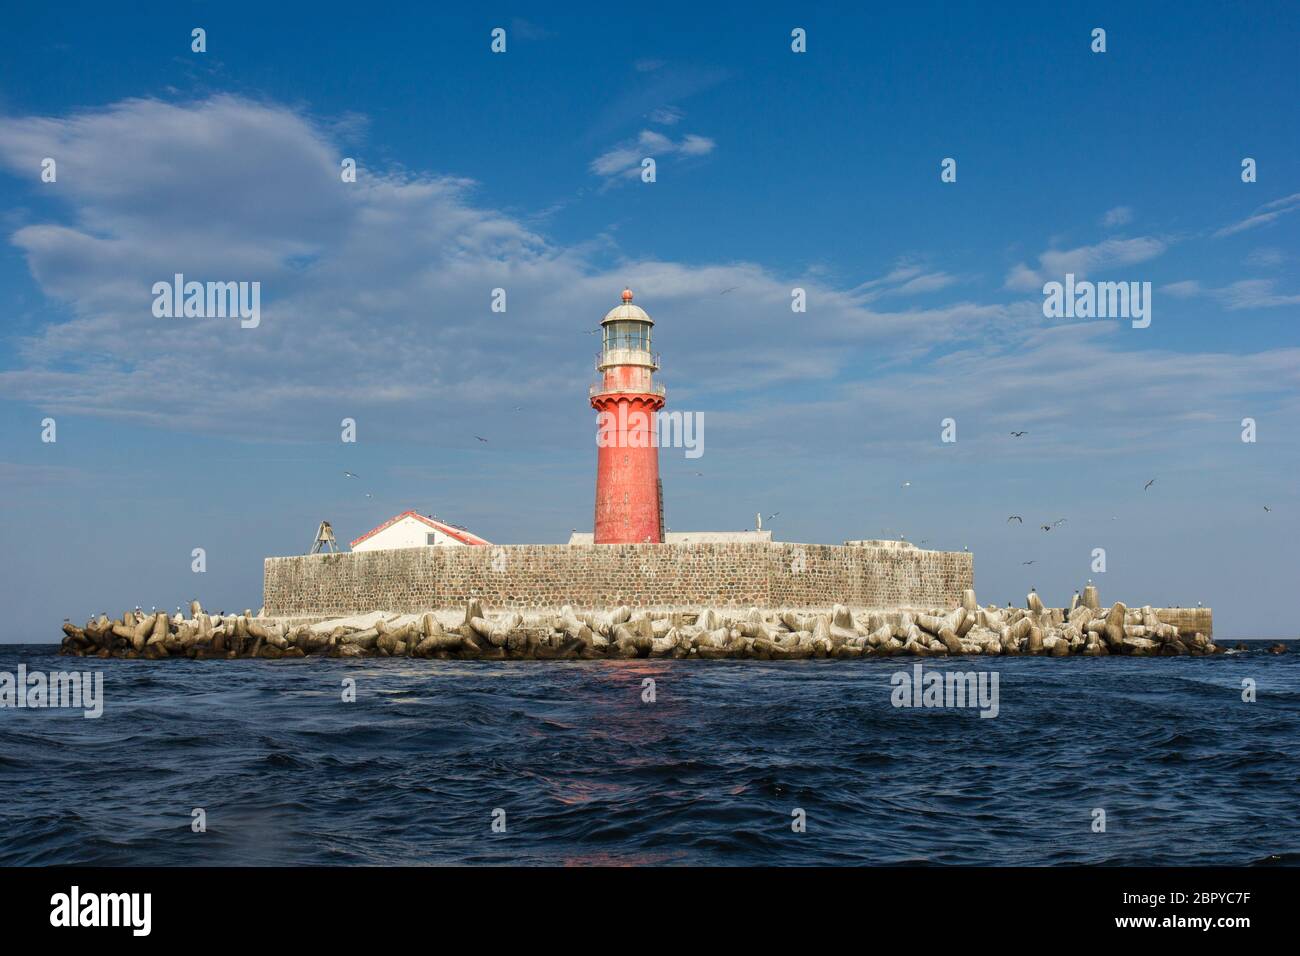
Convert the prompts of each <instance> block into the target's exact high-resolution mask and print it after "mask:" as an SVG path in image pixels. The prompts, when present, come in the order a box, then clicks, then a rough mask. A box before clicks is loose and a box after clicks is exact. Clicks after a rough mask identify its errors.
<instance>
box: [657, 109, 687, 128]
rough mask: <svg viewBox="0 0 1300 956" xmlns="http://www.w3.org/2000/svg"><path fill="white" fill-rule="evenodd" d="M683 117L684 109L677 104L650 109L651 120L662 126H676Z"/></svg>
mask: <svg viewBox="0 0 1300 956" xmlns="http://www.w3.org/2000/svg"><path fill="white" fill-rule="evenodd" d="M681 118H682V111H681V110H679V109H677V108H676V107H675V106H661V107H660V108H659V109H655V110H651V111H650V122H652V123H658V124H659V125H660V126H676V125H677V123H678V122H679V121H680V120H681Z"/></svg>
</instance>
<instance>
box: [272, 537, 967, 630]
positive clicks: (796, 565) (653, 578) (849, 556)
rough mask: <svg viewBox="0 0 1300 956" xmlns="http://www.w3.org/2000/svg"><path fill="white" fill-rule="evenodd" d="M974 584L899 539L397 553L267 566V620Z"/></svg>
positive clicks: (911, 590) (770, 603) (963, 572)
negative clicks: (469, 606) (472, 605)
mask: <svg viewBox="0 0 1300 956" xmlns="http://www.w3.org/2000/svg"><path fill="white" fill-rule="evenodd" d="M973 586H974V566H973V561H972V556H971V555H970V554H969V553H967V552H961V551H957V552H953V551H923V550H920V549H918V548H915V547H912V546H909V545H900V544H899V543H898V542H860V543H859V542H853V543H849V544H845V545H824V544H791V543H786V542H781V543H762V542H758V543H748V542H746V543H689V544H626V545H623V544H620V545H545V544H529V545H502V546H494V547H441V548H439V547H430V548H402V549H397V550H392V551H363V552H353V553H348V554H314V555H299V556H294V557H283V558H267V559H266V564H265V570H264V577H263V606H264V613H265V614H266V615H268V616H272V617H290V616H309V615H316V616H324V615H348V614H360V613H364V612H367V611H375V610H385V611H397V612H406V613H416V612H423V611H426V610H430V609H438V608H454V607H464V606H465V605H466V603H467V602H468V601H470V600H474V599H478V600H481V601H483V603H484V604H486V605H487V606H489V607H504V608H512V609H517V610H520V611H528V610H558V609H560V608H562V607H564V606H566V605H570V606H573V607H579V608H591V609H594V610H604V609H613V608H618V607H622V606H627V607H630V608H633V609H634V610H635V609H643V608H690V607H694V608H701V607H718V608H749V607H763V608H781V607H795V608H829V607H831V606H832V605H834V604H844V605H847V606H850V607H859V608H891V607H892V608H908V607H916V608H931V607H952V606H954V605H956V604H958V603H960V601H961V596H962V592H963V591H965V590H967V589H968V588H971V587H973Z"/></svg>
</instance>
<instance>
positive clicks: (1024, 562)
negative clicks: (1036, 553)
mask: <svg viewBox="0 0 1300 956" xmlns="http://www.w3.org/2000/svg"><path fill="white" fill-rule="evenodd" d="M1035 560H1037V559H1035ZM1020 563H1021V564H1033V563H1034V562H1033V561H1021V562H1020Z"/></svg>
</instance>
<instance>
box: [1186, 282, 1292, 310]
mask: <svg viewBox="0 0 1300 956" xmlns="http://www.w3.org/2000/svg"><path fill="white" fill-rule="evenodd" d="M1160 291H1161V292H1164V293H1168V294H1169V295H1172V296H1175V297H1176V298H1180V299H1193V298H1197V297H1201V296H1205V297H1209V298H1212V299H1214V300H1216V301H1217V302H1218V303H1219V304H1220V305H1221V306H1223V308H1225V309H1227V310H1228V311H1229V312H1238V311H1240V310H1242V309H1270V308H1276V307H1278V306H1284V305H1297V304H1300V295H1288V294H1285V293H1279V292H1278V291H1277V282H1276V281H1275V280H1273V279H1240V280H1238V281H1237V282H1233V283H1230V284H1228V285H1225V286H1220V287H1218V288H1209V287H1207V286H1205V285H1204V284H1202V283H1201V282H1199V281H1198V280H1196V279H1184V280H1183V281H1181V282H1171V283H1169V284H1168V285H1163V286H1161V287H1160Z"/></svg>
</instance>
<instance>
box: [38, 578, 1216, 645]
mask: <svg viewBox="0 0 1300 956" xmlns="http://www.w3.org/2000/svg"><path fill="white" fill-rule="evenodd" d="M63 631H64V639H63V645H62V648H61V653H63V654H71V655H76V656H83V657H84V656H96V657H120V658H145V659H151V660H157V659H162V658H173V657H180V658H195V659H204V660H207V659H214V658H222V659H229V658H250V657H255V658H267V659H272V660H275V659H281V658H293V657H308V656H324V657H424V658H458V659H483V660H504V659H528V660H564V659H584V660H590V659H596V658H635V657H657V658H665V657H672V658H706V659H722V658H746V659H755V660H800V659H805V658H826V657H830V658H853V657H892V656H896V655H899V656H901V655H912V656H916V657H945V656H963V655H1002V654H1006V655H1016V654H1027V655H1034V656H1042V657H1069V656H1085V657H1105V656H1109V655H1114V654H1123V655H1129V656H1133V657H1178V656H1184V655H1192V656H1199V655H1206V654H1217V653H1222V649H1221V648H1220V647H1218V646H1217V645H1215V644H1214V643H1213V642H1212V641H1211V640H1210V639H1209V638H1208V637H1207V636H1206V635H1205V634H1203V633H1200V632H1196V633H1184V632H1183V631H1182V630H1180V629H1179V628H1178V626H1176V625H1174V624H1169V623H1166V622H1164V621H1161V620H1160V617H1159V614H1158V612H1157V610H1155V609H1152V608H1150V607H1142V608H1129V607H1126V606H1125V605H1124V604H1122V603H1119V602H1116V603H1115V604H1113V605H1111V606H1109V607H1102V606H1101V605H1100V604H1099V603H1098V600H1097V591H1096V588H1094V587H1092V586H1089V587H1087V588H1085V589H1084V593H1083V594H1082V595H1075V598H1074V600H1073V601H1072V602H1071V605H1070V607H1068V608H1048V607H1045V606H1044V605H1043V602H1042V600H1041V599H1040V598H1039V596H1038V595H1037V594H1036V593H1032V592H1031V593H1030V594H1029V596H1028V599H1027V601H1026V607H1024V608H1011V607H1006V608H998V607H995V606H992V605H989V606H986V607H981V606H980V605H979V604H977V603H976V600H975V592H974V591H972V590H967V591H966V592H965V593H964V594H963V599H962V604H961V606H959V607H956V608H952V609H942V608H939V609H930V610H928V611H917V610H893V611H879V610H872V611H859V612H857V613H856V614H855V613H854V612H853V611H851V610H850V609H849V608H848V607H846V606H844V605H838V604H837V605H835V606H834V607H833V608H831V609H830V611H829V612H808V611H796V610H789V609H778V610H763V609H759V608H750V609H749V610H748V611H735V610H732V611H726V612H722V611H718V610H716V609H713V608H705V609H703V610H691V611H683V610H675V611H662V612H656V611H649V610H643V611H637V612H633V611H632V610H630V609H629V608H627V607H621V608H617V609H615V610H613V611H585V612H584V611H575V610H574V609H573V608H571V607H567V606H566V607H564V608H563V609H561V610H560V611H559V613H533V614H529V615H523V614H520V613H517V612H502V613H494V614H490V613H488V612H487V611H486V610H485V609H484V608H483V606H482V604H481V603H480V602H479V601H477V600H472V601H470V602H469V603H468V606H467V607H466V608H465V609H464V610H463V611H446V610H439V611H436V612H435V611H427V612H425V613H423V614H394V613H385V612H381V611H376V612H373V613H371V614H366V615H360V616H355V617H349V618H336V619H332V620H325V621H315V622H311V623H302V622H298V623H295V622H294V621H293V620H292V619H284V618H268V617H263V616H261V615H260V614H259V615H254V614H252V613H251V612H250V611H245V612H244V613H243V614H238V615H229V614H215V615H211V614H207V613H205V612H204V611H203V609H202V607H200V605H199V604H198V602H197V601H196V602H194V603H193V604H192V605H191V607H190V616H189V617H185V616H184V615H183V614H182V613H181V612H180V611H179V610H178V611H177V613H175V614H172V615H168V614H167V613H166V612H162V611H157V612H152V613H149V614H144V613H142V612H140V611H139V610H135V611H127V612H125V613H124V614H123V615H122V617H121V618H119V619H118V620H110V619H109V618H108V617H107V616H106V615H100V616H99V617H98V618H95V619H93V620H90V621H87V622H86V625H85V626H84V627H77V626H76V625H74V624H71V623H65V624H64V625H63Z"/></svg>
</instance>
